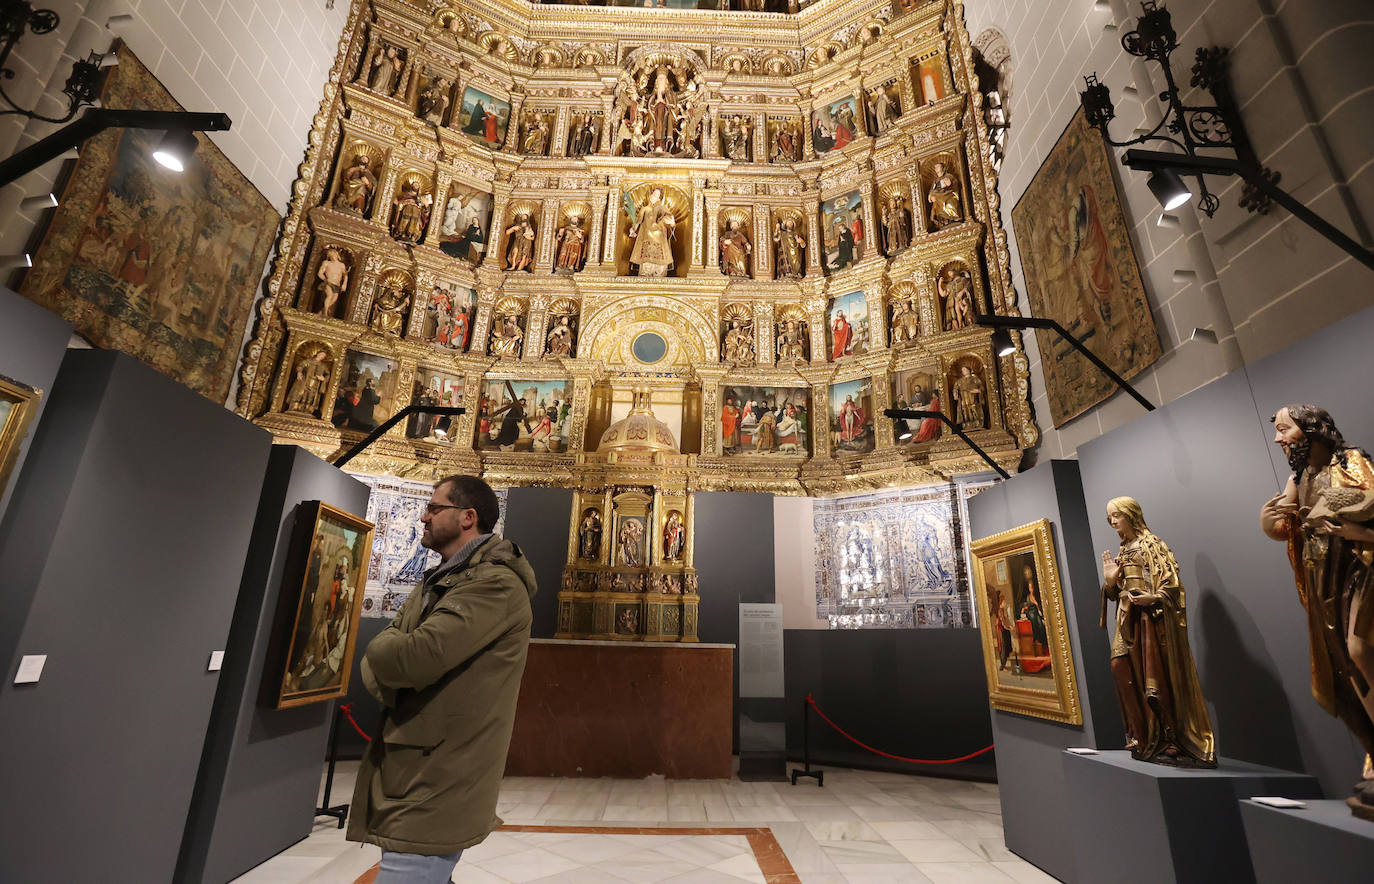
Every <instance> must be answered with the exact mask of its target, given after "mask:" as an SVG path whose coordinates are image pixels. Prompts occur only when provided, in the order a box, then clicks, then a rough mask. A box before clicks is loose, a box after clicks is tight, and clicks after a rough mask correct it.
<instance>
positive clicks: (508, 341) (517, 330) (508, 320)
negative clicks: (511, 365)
mask: <svg viewBox="0 0 1374 884" xmlns="http://www.w3.org/2000/svg"><path fill="white" fill-rule="evenodd" d="M524 338H525V330H524V329H522V328H521V327H520V321H519V319H518V318H517V317H515V316H509V315H498V316H497V317H496V321H495V322H493V323H492V329H491V348H490V352H491V355H492V356H499V357H501V358H502V359H519V358H520V342H521V341H523V340H524Z"/></svg>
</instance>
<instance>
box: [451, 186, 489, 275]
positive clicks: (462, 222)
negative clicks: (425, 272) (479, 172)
mask: <svg viewBox="0 0 1374 884" xmlns="http://www.w3.org/2000/svg"><path fill="white" fill-rule="evenodd" d="M490 226H491V194H489V193H487V192H486V191H482V190H474V189H473V188H471V187H463V186H462V185H460V184H455V185H453V188H452V189H451V190H450V191H449V197H448V202H446V203H444V214H443V216H442V217H441V218H440V221H439V251H441V252H443V253H444V254H445V255H448V256H449V257H450V258H460V259H462V260H464V261H466V262H468V263H469V264H481V263H482V256H483V255H485V254H486V251H487V230H488V228H489V227H490Z"/></svg>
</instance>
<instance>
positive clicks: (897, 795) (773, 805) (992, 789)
mask: <svg viewBox="0 0 1374 884" xmlns="http://www.w3.org/2000/svg"><path fill="white" fill-rule="evenodd" d="M354 767H355V766H352V765H349V766H344V765H341V766H340V767H339V770H338V772H337V773H336V775H335V784H334V796H335V798H334V800H335V801H339V800H343V798H346V797H347V796H348V795H349V794H351V791H352V788H351V787H352V780H353V773H354ZM825 771H826V774H825V787H824V788H817V786H816V785H815V782H814V781H811V780H802V781H801V782H800V783H799V784H798V785H797V786H795V787H794V786H791V785H788V784H784V783H745V782H741V781H740V780H738V779H730V780H665V779H661V778H650V779H645V780H610V779H599V780H570V779H545V778H534V777H508V778H507V779H506V780H505V782H504V784H503V786H502V790H501V801H500V804H499V806H498V808H497V812H498V813H499V814H500V815H501V817H502V818H503V819H504V820H505V821H506V822H507V823H508V824H512V825H518V824H523V825H527V826H550V827H552V826H564V827H569V826H571V827H587V828H589V829H590V828H593V827H596V828H600V827H616V828H625V829H626V833H625V834H618V833H617V834H603V833H600V832H541V831H500V832H495V833H493V834H492V835H491V837H489V838H488V839H487V840H486V841H485V842H484V843H482V844H481V845H479V846H477V847H475V848H472V849H471V850H469V851H467V852H465V853H464V855H463V860H462V862H460V863H459V865H458V870H457V872H456V873H455V874H454V876H453V880H454V881H455V882H457V884H469V882H470V884H486V882H491V884H501V882H516V884H524V882H535V881H537V882H542V884H565V882H566V884H583V882H585V884H619V882H621V881H626V882H631V884H660V882H663V884H667V882H672V884H707V882H726V884H729V882H739V881H754V882H759V884H764V882H765V880H770V881H772V880H782V879H778V878H770V879H765V877H764V874H763V872H762V871H761V870H760V867H759V864H758V862H757V861H756V859H755V855H754V852H753V850H752V849H751V847H750V845H749V843H748V841H747V839H746V837H745V836H744V835H738V834H705V833H703V834H687V833H686V832H684V834H683V836H681V837H677V836H675V835H671V834H633V833H634V830H635V828H636V827H672V828H676V827H682V828H684V829H693V828H729V827H763V828H767V829H768V830H769V831H771V833H772V835H773V837H774V838H776V840H777V842H778V844H779V845H780V846H781V848H782V850H783V853H784V854H785V855H786V857H787V859H788V861H789V862H790V863H791V866H792V868H793V869H794V870H795V872H796V876H797V878H798V879H800V881H802V882H803V884H925V882H933V884H965V882H967V884H983V882H987V884H993V882H999V884H1007V882H1012V881H1019V882H1026V884H1039V882H1052V881H1054V880H1055V879H1054V878H1051V877H1050V876H1049V875H1047V874H1045V873H1044V872H1042V871H1040V870H1039V869H1037V868H1036V867H1034V866H1032V865H1030V864H1029V863H1027V862H1025V861H1024V860H1022V859H1020V858H1019V857H1017V856H1016V855H1014V854H1012V853H1011V852H1010V851H1008V850H1007V849H1006V847H1005V846H1004V845H1003V843H1002V817H1001V807H1000V804H999V802H998V797H997V786H996V785H992V784H986V783H968V782H962V781H958V780H943V779H937V778H933V777H921V776H907V775H902V774H889V773H877V772H871V771H859V770H845V769H840V768H825ZM339 796H343V798H340V797H339ZM380 856H381V854H380V851H379V850H378V849H377V848H375V847H372V846H370V845H367V846H360V845H357V844H352V843H349V842H346V841H344V839H343V832H341V831H340V830H339V829H338V828H337V827H336V825H335V823H334V821H333V820H330V819H322V820H319V821H317V823H316V825H315V828H314V831H313V833H312V834H311V835H310V837H308V838H306V839H305V840H304V841H301V842H300V843H298V844H296V845H295V846H293V847H291V848H290V849H288V850H286V851H284V852H283V853H281V854H279V855H277V856H276V857H273V858H272V859H270V860H268V861H267V862H265V863H263V864H262V865H260V866H258V867H257V868H255V869H253V870H252V871H250V872H248V873H247V874H245V875H243V876H242V877H240V878H238V879H237V881H236V882H235V884H352V882H354V881H355V880H356V879H357V878H358V877H359V876H360V875H363V874H364V873H365V872H366V871H367V870H368V869H370V868H371V867H372V866H373V865H375V864H376V863H377V861H378V860H379V859H380Z"/></svg>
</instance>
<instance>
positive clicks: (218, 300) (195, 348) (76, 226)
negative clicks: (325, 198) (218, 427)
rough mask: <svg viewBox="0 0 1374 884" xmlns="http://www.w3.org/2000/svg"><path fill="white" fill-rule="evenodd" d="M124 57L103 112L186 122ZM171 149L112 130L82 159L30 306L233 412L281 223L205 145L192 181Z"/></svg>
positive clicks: (38, 263) (30, 277)
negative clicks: (151, 113)
mask: <svg viewBox="0 0 1374 884" xmlns="http://www.w3.org/2000/svg"><path fill="white" fill-rule="evenodd" d="M118 52H119V64H118V65H117V66H115V67H113V68H111V69H110V70H109V74H108V76H107V78H106V80H105V85H104V89H103V91H102V93H101V96H100V100H101V104H102V106H104V107H108V108H136V109H148V110H182V108H181V106H180V105H178V104H177V102H176V101H175V100H174V99H173V98H172V96H171V95H170V94H169V93H168V92H167V90H166V89H165V88H163V86H162V84H161V83H159V82H158V81H157V79H156V78H154V77H153V75H152V74H151V73H149V71H148V69H147V68H145V67H144V66H143V65H142V64H141V63H140V62H139V60H138V59H137V58H136V57H135V56H134V54H133V53H132V52H131V51H130V50H129V49H128V47H126V46H120V47H119V49H118ZM198 110H199V108H198ZM161 138H162V133H161V132H155V131H150V130H145V129H124V130H120V129H110V130H107V131H105V132H103V133H102V134H100V135H98V136H96V137H94V138H92V139H90V140H89V141H87V142H86V143H85V144H84V145H82V147H81V158H80V159H79V160H78V161H77V163H76V169H75V171H74V172H73V173H72V175H71V178H70V180H69V181H68V183H67V186H66V189H65V191H64V192H63V194H62V204H61V206H60V207H59V208H58V209H57V210H56V213H55V214H54V217H53V220H52V224H51V225H50V226H49V228H48V230H47V232H46V234H45V235H44V237H43V241H42V243H41V244H40V245H39V247H38V251H37V254H36V255H35V256H34V263H33V269H32V270H30V271H29V272H28V273H27V274H26V276H25V278H24V282H23V285H22V286H20V292H21V293H22V294H23V295H25V296H26V297H28V298H29V299H30V300H33V301H35V302H37V303H39V304H41V305H43V306H44V307H46V308H48V309H49V310H51V311H53V312H54V313H57V314H58V315H60V316H62V317H64V318H65V319H67V320H69V321H70V322H72V323H73V324H74V325H75V327H76V331H77V332H78V333H80V334H81V335H83V336H84V337H86V338H87V339H89V340H90V341H91V342H92V343H93V344H95V345H96V346H98V347H104V348H108V349H113V350H121V351H123V352H125V353H128V354H130V355H132V356H135V357H137V358H138V359H140V360H142V361H143V362H144V363H146V364H147V365H149V366H151V367H153V368H155V369H157V370H158V371H160V372H162V373H163V374H166V375H168V376H169V377H172V378H175V379H176V380H178V381H180V382H181V383H183V384H185V385H186V386H188V387H190V388H191V389H193V390H195V391H196V392H198V393H201V394H202V395H204V396H207V397H209V398H211V399H214V400H216V401H219V402H222V401H224V399H225V397H226V396H227V395H228V393H229V386H230V382H231V380H232V378H233V372H234V368H235V366H236V365H237V364H238V357H239V342H240V341H242V340H243V333H244V326H245V324H246V323H247V322H248V315H249V312H250V311H251V309H252V305H253V301H254V296H255V295H256V292H257V288H258V285H259V283H260V282H261V280H262V273H263V269H264V267H265V265H266V262H267V250H268V249H269V248H270V247H271V245H272V241H273V239H274V237H275V236H276V232H277V225H278V224H279V223H280V221H281V216H280V215H278V214H277V212H276V210H275V209H273V207H272V205H271V204H270V203H269V202H268V201H267V199H266V198H265V197H263V196H262V194H261V193H259V192H258V191H257V189H256V188H254V187H253V185H252V184H251V183H249V181H248V179H247V178H245V177H244V176H243V174H242V173H240V172H239V170H238V169H237V168H235V167H234V165H233V164H232V163H230V162H229V160H227V159H226V158H225V156H224V154H222V153H221V152H220V151H219V149H218V148H217V147H215V146H214V144H212V143H211V142H210V141H209V139H207V138H206V137H205V136H204V135H198V136H197V140H198V141H199V142H200V144H199V147H198V148H197V149H196V153H195V156H194V157H193V158H192V159H191V160H190V162H188V163H187V164H186V170H185V171H184V172H181V173H177V172H173V171H171V170H170V169H166V168H163V167H162V166H160V165H158V163H157V162H156V161H155V160H153V158H152V150H153V149H154V148H156V146H157V144H158V142H159V141H160V140H161Z"/></svg>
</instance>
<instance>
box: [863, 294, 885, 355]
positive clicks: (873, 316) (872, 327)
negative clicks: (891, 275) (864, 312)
mask: <svg viewBox="0 0 1374 884" xmlns="http://www.w3.org/2000/svg"><path fill="white" fill-rule="evenodd" d="M885 289H886V286H885V285H884V284H883V283H882V282H879V283H878V284H877V286H876V287H875V286H873V285H872V284H869V285H865V286H864V303H865V304H867V306H868V337H869V341H868V349H869V350H880V349H882V348H884V347H886V346H887V310H886V309H885V308H884V306H883V300H884V298H883V292H884V290H885Z"/></svg>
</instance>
